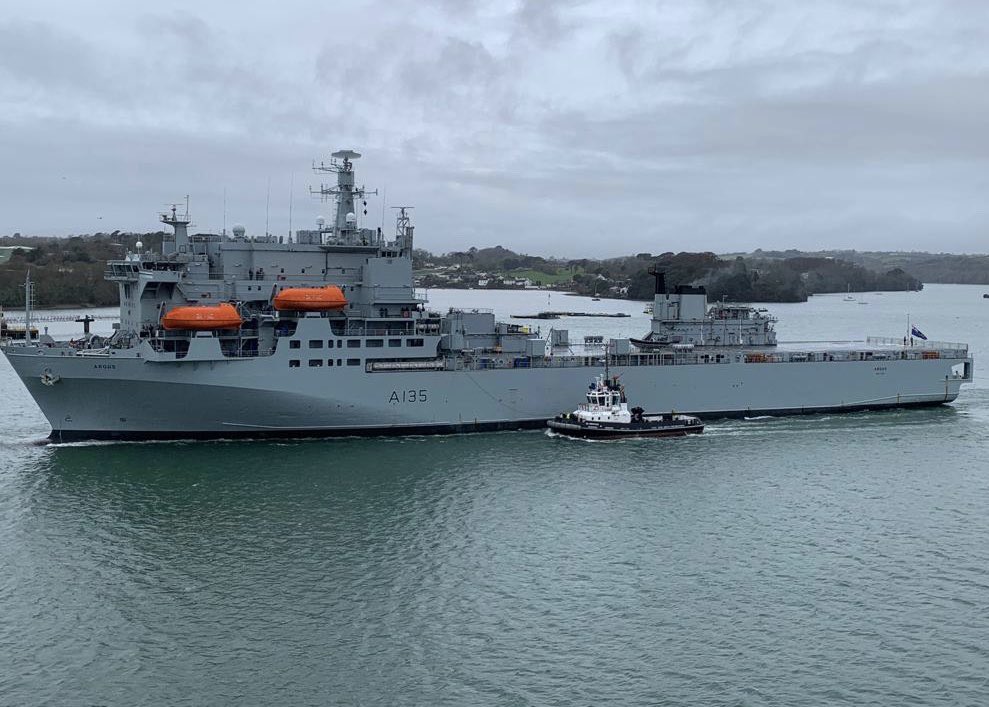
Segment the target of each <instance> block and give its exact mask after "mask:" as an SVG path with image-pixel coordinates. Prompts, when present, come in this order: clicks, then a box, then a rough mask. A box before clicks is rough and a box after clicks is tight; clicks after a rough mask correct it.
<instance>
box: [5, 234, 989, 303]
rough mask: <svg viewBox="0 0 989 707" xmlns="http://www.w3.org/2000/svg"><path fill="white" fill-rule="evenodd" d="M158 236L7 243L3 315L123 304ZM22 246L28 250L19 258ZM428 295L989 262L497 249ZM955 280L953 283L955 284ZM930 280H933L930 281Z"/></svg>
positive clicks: (742, 285)
mask: <svg viewBox="0 0 989 707" xmlns="http://www.w3.org/2000/svg"><path fill="white" fill-rule="evenodd" d="M161 236H162V234H161V233H160V232H159V233H144V234H133V233H120V232H114V233H98V234H95V235H92V236H74V237H71V238H21V237H17V236H14V237H6V238H0V253H2V254H3V255H4V258H5V259H6V262H4V261H3V260H2V259H0V305H3V306H6V307H19V306H20V305H21V304H22V303H23V300H24V288H23V283H24V274H25V271H26V270H27V268H29V267H30V268H31V272H32V277H33V278H34V281H35V285H36V292H37V299H38V303H39V305H41V306H55V305H72V306H105V305H114V304H116V303H117V288H116V286H115V285H113V284H111V283H108V282H106V281H104V280H103V271H104V263H105V261H106V260H108V259H111V258H117V257H120V256H121V255H122V254H123V253H124V252H126V250H127V249H133V247H134V243H135V242H136V241H138V240H142V241H144V244H145V247H148V248H152V249H157V248H158V247H159V245H160V243H161ZM16 246H24V247H25V249H19V248H16ZM413 263H414V267H415V276H416V282H417V284H418V285H419V286H421V287H453V288H468V287H470V288H537V287H541V288H552V289H565V290H569V291H573V292H577V293H580V294H585V295H599V296H608V297H625V298H629V299H641V300H646V299H651V297H652V293H653V278H652V277H651V276H650V275H649V273H648V270H649V268H650V267H657V268H659V269H661V270H663V271H664V272H665V273H666V276H667V282H669V283H671V284H678V283H679V284H701V285H705V286H706V287H707V288H708V292H709V295H710V297H711V298H712V299H720V298H722V297H724V298H727V299H730V300H735V301H743V302H745V301H748V302H802V301H805V300H806V299H807V297H808V296H810V295H812V294H818V293H825V292H844V291H845V290H847V289H851V290H852V291H853V292H859V291H873V290H913V289H920V288H921V287H922V286H923V285H922V281H923V280H924V279H925V277H924V276H923V275H922V273H926V274H927V279H928V281H932V282H986V283H989V256H964V255H961V256H953V255H931V254H927V253H871V252H864V253H859V252H855V251H841V252H833V253H832V252H820V253H803V252H799V251H755V252H753V253H747V254H736V255H733V256H724V255H716V254H714V253H686V252H683V253H672V252H667V253H663V254H660V255H653V254H651V253H638V254H636V255H628V256H623V257H619V258H609V259H605V260H593V259H588V258H580V259H571V260H564V259H557V258H545V257H542V256H538V255H526V254H524V253H516V252H515V251H512V250H511V249H508V248H505V247H503V246H500V245H497V246H493V247H488V248H470V249H468V250H465V251H456V252H452V253H445V254H433V253H430V252H428V251H425V250H421V249H417V250H416V251H415V252H414V254H413ZM952 273H953V274H952ZM931 278H933V279H931Z"/></svg>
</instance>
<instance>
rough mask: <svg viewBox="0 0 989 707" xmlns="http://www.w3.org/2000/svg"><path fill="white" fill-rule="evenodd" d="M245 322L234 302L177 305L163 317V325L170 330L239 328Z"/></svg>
mask: <svg viewBox="0 0 989 707" xmlns="http://www.w3.org/2000/svg"><path fill="white" fill-rule="evenodd" d="M243 323H244V320H243V319H241V317H240V314H238V312H237V308H236V307H234V306H233V305H232V304H228V303H225V302H224V303H222V304H211V305H188V306H184V307H175V308H174V309H170V310H169V311H168V312H166V313H165V316H163V317H162V318H161V325H162V326H163V327H164V328H165V329H167V330H169V331H172V330H175V329H192V330H195V331H211V330H214V329H239V328H240V325H241V324H243Z"/></svg>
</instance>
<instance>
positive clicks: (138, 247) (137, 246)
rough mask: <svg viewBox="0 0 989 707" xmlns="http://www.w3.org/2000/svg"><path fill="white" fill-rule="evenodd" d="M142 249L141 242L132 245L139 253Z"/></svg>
mask: <svg viewBox="0 0 989 707" xmlns="http://www.w3.org/2000/svg"><path fill="white" fill-rule="evenodd" d="M143 247H144V244H143V243H141V241H138V242H137V243H135V244H134V249H135V250H137V251H140V250H141V248H143Z"/></svg>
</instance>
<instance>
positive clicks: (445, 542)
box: [0, 286, 989, 706]
mask: <svg viewBox="0 0 989 707" xmlns="http://www.w3.org/2000/svg"><path fill="white" fill-rule="evenodd" d="M981 295H982V289H980V288H976V287H965V286H928V288H926V289H925V290H924V291H923V292H921V293H886V294H884V295H871V294H870V295H867V296H865V298H864V299H866V301H867V302H868V306H859V305H857V304H855V303H846V302H843V301H842V295H838V296H834V297H815V298H813V299H812V300H811V301H810V302H808V303H806V304H798V305H769V308H770V309H771V310H772V311H773V312H774V313H776V314H778V315H779V316H780V319H781V321H780V324H779V325H778V330H779V332H780V338H781V339H801V340H805V339H826V338H838V339H859V338H863V337H864V336H865V335H867V334H875V335H886V336H900V335H902V332H903V329H904V328H905V322H906V314H907V313H909V314H910V317H911V320H912V321H913V322H915V323H916V324H917V325H918V326H919V327H920V328H921V329H923V330H924V331H925V332H927V333H928V335H929V336H930V337H931V338H932V339H943V340H948V341H968V342H970V344H971V345H972V351H973V353H974V355H975V357H976V376H977V379H976V382H975V384H974V385H973V386H966V387H965V388H963V392H962V395H961V397H960V398H959V399H958V401H957V402H956V403H955V404H953V405H950V406H944V407H941V408H934V409H925V410H909V411H892V412H881V413H856V414H850V415H831V416H808V417H798V418H759V419H752V420H733V421H722V422H714V423H713V424H711V425H710V426H709V428H708V430H707V431H706V432H705V434H704V435H701V436H698V437H691V438H684V439H674V440H634V441H623V442H609V443H593V442H579V441H571V440H566V439H561V438H552V437H549V436H547V435H545V434H544V433H542V432H520V433H498V434H479V435H458V436H448V437H431V438H430V437H405V438H396V439H334V440H326V441H298V442H280V443H273V442H208V443H201V442H196V443H192V442H189V443H182V442H179V443H149V444H105V443H103V444H95V443H94V444H77V445H64V446H54V445H40V444H38V443H37V442H38V441H39V440H41V439H43V438H44V436H45V435H46V434H47V431H48V430H47V426H46V425H45V423H44V420H43V418H42V417H41V415H40V413H39V412H38V410H37V408H36V407H35V406H34V404H33V403H32V402H31V400H30V399H29V398H28V396H27V394H26V392H25V391H24V389H23V387H22V386H21V384H20V382H19V381H17V379H16V377H15V376H14V375H13V372H12V371H11V370H10V367H9V365H8V364H7V363H6V361H5V360H0V429H2V430H3V437H2V438H0V704H4V705H7V704H9V705H36V704H37V705H42V704H43V705H186V704H188V705H247V704H286V705H326V704H343V705H561V706H562V705H575V704H576V705H599V704H615V705H657V704H675V705H717V704H727V705H824V704H827V705H832V704H849V705H869V704H875V705H982V704H986V701H987V697H986V696H987V695H989V677H987V673H989V437H987V434H986V425H987V423H989V385H987V384H986V379H985V378H984V377H982V376H981V375H980V366H983V365H989V327H987V326H986V322H987V321H989V301H983V299H982V296H981ZM431 297H432V299H433V304H435V305H437V306H442V307H445V306H448V305H449V304H452V303H453V302H458V303H461V304H468V305H470V306H475V305H476V306H493V307H494V308H495V309H496V310H497V311H498V313H499V314H500V315H507V314H509V313H511V312H512V311H536V310H538V309H547V308H549V309H585V310H589V309H590V308H591V307H598V308H600V309H602V310H605V311H628V312H630V313H633V314H634V315H635V316H634V317H632V318H630V319H624V320H585V321H575V322H573V323H571V330H572V331H573V332H575V334H577V333H582V332H584V331H590V330H594V329H597V330H600V331H602V332H604V333H618V332H619V331H621V332H624V333H632V334H633V335H634V334H641V333H643V332H644V331H645V330H646V315H644V314H642V306H641V305H640V304H635V303H628V302H609V301H607V300H604V301H602V302H593V303H591V302H590V301H588V300H583V299H579V298H578V299H573V298H564V297H563V296H562V295H558V294H554V295H553V296H552V301H551V303H550V306H549V307H547V306H544V305H546V304H547V303H548V298H547V295H546V293H517V292H508V293H487V292H466V293H465V292H458V293H451V292H435V293H431ZM564 305H567V306H564ZM542 324H543V326H544V327H545V326H546V323H542ZM557 325H560V324H559V323H558V324H557ZM67 326H69V329H68V330H67V331H71V327H73V326H75V325H71V324H70V325H67ZM54 328H55V326H54V325H53V329H54ZM581 393H582V391H575V397H579V396H580V394H581ZM631 393H632V391H630V394H631ZM575 402H576V400H575Z"/></svg>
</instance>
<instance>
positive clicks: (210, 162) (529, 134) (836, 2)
mask: <svg viewBox="0 0 989 707" xmlns="http://www.w3.org/2000/svg"><path fill="white" fill-rule="evenodd" d="M262 5H263V7H262ZM256 6H257V7H256ZM987 77H989V2H986V1H984V0H956V1H948V0H945V1H943V2H936V1H935V0H916V1H913V2H910V1H907V0H869V1H863V0H847V1H844V0H830V1H825V0H815V1H814V2H803V1H802V0H779V1H776V2H773V1H770V0H765V1H758V0H753V1H751V2H748V1H742V0H710V1H709V2H701V1H698V2H690V1H688V0H675V1H672V2H633V1H630V0H604V1H603V2H596V1H589V2H551V1H550V0H525V1H522V2H494V1H492V2H471V1H469V0H434V1H432V2H430V1H428V0H417V1H415V2H402V1H396V0H382V1H380V2H376V1H374V0H369V1H366V2H362V1H350V2H337V1H336V0H319V1H317V0H312V1H307V0H282V2H278V3H234V2H212V3H210V2H204V1H203V0H197V1H196V2H176V1H170V0H163V1H160V2H155V3H134V2H132V3H125V2H122V1H118V2H98V1H95V0H90V1H88V2H84V3H82V2H78V1H73V2H68V1H66V2H45V1H44V0H35V2H32V3H26V2H22V3H10V4H8V5H7V6H6V7H5V10H4V12H3V13H2V16H0V234H12V233H14V232H16V231H19V232H21V233H24V234H48V233H57V234H68V233H88V232H94V231H98V230H113V229H117V228H119V229H125V230H138V231H145V230H156V229H157V224H156V220H155V219H156V213H157V212H158V211H159V210H162V209H163V208H164V205H165V203H166V202H169V201H174V200H177V199H180V198H183V197H184V195H185V194H189V195H190V196H191V207H192V208H191V211H192V214H193V216H194V218H195V223H196V224H197V226H198V229H197V230H203V231H205V230H216V231H218V230H219V229H220V228H221V227H222V225H223V219H224V213H223V193H224V189H226V192H227V210H226V211H227V215H226V223H227V227H228V228H229V227H230V226H232V225H233V224H234V223H238V222H239V223H243V224H245V225H246V226H247V229H248V232H249V233H263V232H264V230H265V211H266V208H265V203H266V194H267V191H268V184H269V181H270V185H271V188H270V216H269V230H270V231H271V232H274V233H285V232H287V230H288V220H289V216H288V214H289V202H290V192H291V191H292V190H291V185H292V183H293V180H294V187H295V188H294V198H293V199H292V203H293V205H294V208H293V211H294V214H293V227H294V228H304V227H307V226H308V225H309V224H311V223H312V222H313V220H314V219H315V218H316V216H317V215H320V214H325V215H327V216H331V215H332V208H331V206H330V205H328V204H320V203H319V202H318V201H315V200H313V199H312V198H311V197H310V196H309V195H308V186H309V185H311V184H312V185H315V184H318V181H319V179H318V177H314V176H313V175H312V173H311V171H310V169H309V168H310V165H311V163H312V160H313V159H316V160H319V159H327V158H328V157H329V153H330V152H332V151H333V150H336V149H340V148H352V149H356V150H358V151H360V152H362V153H363V155H364V156H363V158H362V159H361V160H359V161H358V163H357V168H358V180H359V181H363V182H364V183H366V184H367V186H368V187H369V188H370V187H377V188H378V189H379V196H378V197H375V198H371V199H369V200H368V201H369V207H368V216H367V218H366V221H365V223H366V224H367V225H369V226H377V225H379V224H380V223H381V220H382V210H383V209H382V206H383V204H384V205H387V206H391V205H397V204H412V205H415V207H416V210H415V212H414V221H415V223H416V225H417V230H416V235H417V245H418V246H420V247H423V248H427V249H430V250H433V251H437V252H443V251H450V250H456V249H464V248H467V247H469V246H471V245H476V246H486V245H496V244H500V245H503V246H506V247H510V248H513V249H516V250H521V251H524V252H528V253H533V254H543V255H558V256H607V255H618V254H622V253H634V252H641V251H650V252H653V253H660V252H663V251H667V250H674V251H679V250H714V251H720V252H724V251H735V250H750V249H754V248H757V247H762V248H801V249H819V248H833V247H838V248H857V249H906V250H933V251H955V252H987V251H989V244H987V238H989V209H987V203H989V198H987V197H989V189H987V187H989V169H987V167H989V81H987ZM331 176H332V175H331ZM382 195H383V196H384V197H385V198H384V201H383V199H382ZM385 222H386V228H387V229H388V230H389V231H391V229H392V216H391V213H390V209H389V210H388V213H387V214H386V215H385Z"/></svg>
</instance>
